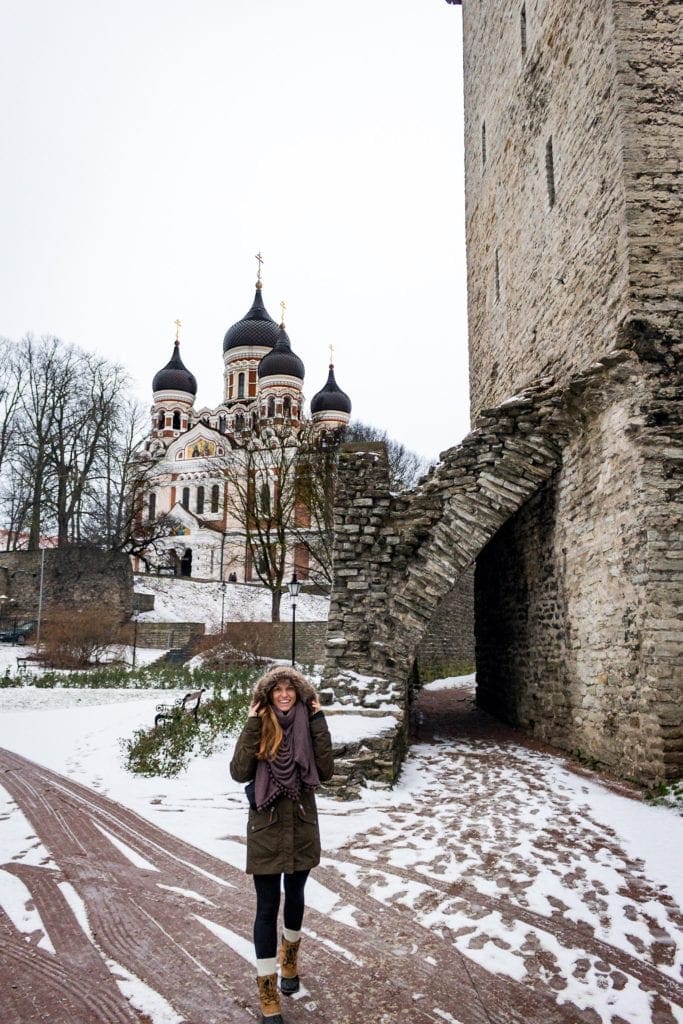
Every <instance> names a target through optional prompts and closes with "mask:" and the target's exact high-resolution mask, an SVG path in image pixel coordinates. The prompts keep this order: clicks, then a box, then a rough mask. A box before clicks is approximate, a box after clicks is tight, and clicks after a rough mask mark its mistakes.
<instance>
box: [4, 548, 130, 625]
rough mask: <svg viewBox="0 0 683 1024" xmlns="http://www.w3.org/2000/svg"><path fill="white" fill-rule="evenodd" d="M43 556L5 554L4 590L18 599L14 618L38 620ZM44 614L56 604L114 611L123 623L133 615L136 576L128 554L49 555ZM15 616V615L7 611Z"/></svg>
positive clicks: (76, 551) (65, 551) (63, 551)
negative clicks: (134, 576)
mask: <svg viewBox="0 0 683 1024" xmlns="http://www.w3.org/2000/svg"><path fill="white" fill-rule="evenodd" d="M42 554H43V552H40V551H3V552H0V585H2V587H3V593H5V594H7V596H8V597H10V598H14V599H15V600H16V605H15V606H13V611H12V616H13V617H14V616H15V615H16V617H18V618H20V619H22V618H25V619H35V618H37V617H38V596H39V591H40V562H41V556H42ZM44 556H45V562H44V566H45V568H44V578H43V615H44V616H45V615H47V614H49V609H50V606H51V605H54V604H58V605H64V606H67V607H72V608H86V607H90V606H95V607H103V608H105V607H106V608H107V609H108V610H112V609H113V610H114V611H115V612H116V614H117V616H118V617H119V618H120V620H121V621H122V622H123V621H125V620H127V619H129V618H130V616H131V614H132V611H133V571H132V569H131V565H130V559H129V558H128V556H127V555H122V554H119V553H118V552H111V551H100V550H99V549H98V548H78V547H68V548H57V549H46V550H45V552H44ZM7 614H9V611H8V612H7Z"/></svg>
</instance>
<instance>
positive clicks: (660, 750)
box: [476, 366, 683, 780]
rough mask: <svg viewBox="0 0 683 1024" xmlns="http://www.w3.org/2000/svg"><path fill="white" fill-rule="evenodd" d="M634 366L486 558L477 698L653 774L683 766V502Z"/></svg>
mask: <svg viewBox="0 0 683 1024" xmlns="http://www.w3.org/2000/svg"><path fill="white" fill-rule="evenodd" d="M633 370H634V372H633V373H632V374H631V375H630V376H629V378H628V380H626V381H624V383H623V384H622V386H621V387H614V385H612V386H611V387H610V388H609V389H608V390H607V392H606V393H605V392H598V393H597V394H596V395H594V396H593V401H594V403H595V404H594V405H593V407H592V411H591V415H584V416H582V417H581V426H580V428H579V429H577V432H576V433H575V435H574V436H573V437H572V439H571V440H570V442H569V443H568V444H567V446H566V448H565V449H564V452H563V459H562V466H561V469H560V470H559V471H558V472H557V473H556V474H555V475H554V476H553V478H552V480H551V481H550V482H549V483H548V484H546V485H545V486H544V487H543V489H542V490H541V492H540V493H539V494H538V495H537V496H535V497H534V499H532V501H530V502H529V503H528V504H527V505H525V506H524V507H523V508H522V509H521V511H520V512H518V513H517V514H516V515H515V516H514V517H513V519H512V520H510V522H508V523H507V524H506V525H505V526H504V527H503V529H502V530H501V531H500V532H499V533H498V534H497V535H496V537H495V538H494V539H493V540H492V541H491V542H490V543H489V544H488V545H487V547H486V548H485V549H484V552H483V553H482V555H481V556H480V557H479V559H478V561H477V586H476V593H477V605H476V617H477V697H478V701H479V702H480V703H481V704H482V705H483V706H484V707H485V708H487V709H488V710H490V711H491V712H493V713H494V714H496V715H498V716H502V717H504V718H506V719H507V720H508V721H510V722H512V723H513V724H516V725H520V726H522V727H524V728H525V729H527V730H528V731H530V732H531V733H533V734H534V735H536V736H538V737H539V738H541V739H543V740H546V741H548V742H550V743H553V744H554V745H556V746H559V747H562V748H565V749H570V750H580V751H582V752H583V753H584V754H586V755H589V756H590V757H591V758H593V759H595V760H596V761H599V762H601V763H603V764H606V765H608V766H609V767H610V768H612V769H614V770H615V771H617V772H620V773H622V774H624V775H627V776H630V777H633V778H636V779H643V780H655V779H662V778H666V777H676V776H678V775H679V774H680V773H681V770H682V769H683V722H682V715H681V700H680V697H681V694H680V686H681V680H682V679H683V664H682V661H681V654H682V649H681V632H682V628H683V610H682V608H681V591H682V589H683V558H682V557H681V532H682V528H683V506H682V505H681V503H680V498H681V495H680V484H679V485H678V486H677V485H676V483H675V482H674V478H673V476H671V477H670V478H669V487H668V492H669V493H668V495H666V490H665V489H663V488H662V486H661V485H662V483H663V481H662V475H666V469H665V468H664V470H663V461H662V457H661V455H662V453H661V445H660V443H658V442H660V441H661V431H660V428H655V430H654V433H653V427H652V425H649V420H650V414H651V411H652V409H653V402H654V400H655V398H656V397H657V394H656V391H657V389H656V382H653V381H652V379H651V377H650V374H649V373H648V372H647V367H642V366H638V367H634V368H633ZM660 412H661V408H660ZM653 442H654V451H653V450H650V449H651V447H652V445H653ZM655 453H656V457H654V458H653V457H652V456H653V454H655ZM677 491H678V493H676V492H677ZM665 495H666V497H665ZM667 498H668V500H667ZM634 508H637V509H638V510H639V515H638V516H634V515H633V510H634Z"/></svg>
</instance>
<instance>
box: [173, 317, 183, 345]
mask: <svg viewBox="0 0 683 1024" xmlns="http://www.w3.org/2000/svg"><path fill="white" fill-rule="evenodd" d="M173 323H174V324H175V340H176V341H180V328H181V327H182V324H181V322H180V320H174V321H173Z"/></svg>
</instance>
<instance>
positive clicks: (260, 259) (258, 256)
mask: <svg viewBox="0 0 683 1024" xmlns="http://www.w3.org/2000/svg"><path fill="white" fill-rule="evenodd" d="M255 258H256V262H257V263H258V270H257V272H256V284H261V265H262V264H263V256H262V255H261V253H260V252H257V253H256V257H255Z"/></svg>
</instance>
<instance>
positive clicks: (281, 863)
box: [230, 667, 334, 875]
mask: <svg viewBox="0 0 683 1024" xmlns="http://www.w3.org/2000/svg"><path fill="white" fill-rule="evenodd" d="M282 678H285V679H287V680H288V681H290V682H292V683H293V684H294V686H295V687H296V690H297V699H299V700H301V699H302V700H304V701H305V702H306V703H307V702H308V700H310V698H311V697H312V696H314V694H315V691H314V690H313V687H312V686H311V685H310V683H308V682H307V680H305V679H304V677H303V676H301V675H300V674H299V673H298V672H296V671H295V670H294V669H292V668H285V667H279V668H278V669H274V670H273V671H272V672H269V673H268V675H267V676H265V677H264V678H263V679H262V680H261V681H260V682H259V683H258V684H257V686H256V690H255V693H254V699H259V700H263V699H264V696H265V698H266V699H267V694H268V693H269V692H270V690H272V688H273V686H274V685H275V683H276V682H277V681H278V680H279V679H282ZM264 684H265V685H264ZM309 725H310V729H311V739H312V741H313V754H314V757H315V763H316V766H317V768H318V775H319V776H320V781H321V782H326V781H327V780H328V779H331V778H332V775H333V772H334V758H333V755H332V740H331V739H330V730H329V729H328V727H327V722H326V720H325V715H324V714H323V712H322V711H318V712H316V714H314V715H312V716H311V718H310V719H309ZM260 739H261V719H260V718H259V717H258V716H256V717H252V718H248V719H247V722H246V725H245V726H244V729H243V730H242V733H241V735H240V737H239V739H238V740H237V745H236V747H235V753H234V754H233V758H232V761H231V762H230V774H231V775H232V777H233V779H234V780H235V781H236V782H245V783H246V782H251V781H252V779H253V778H254V776H255V774H256V765H257V758H256V754H257V752H258V747H259V742H260ZM245 803H246V798H245ZM319 863H320V829H319V827H318V811H317V807H316V802H315V794H314V793H313V791H312V790H302V792H301V796H300V798H299V800H298V801H297V802H296V803H295V802H294V801H293V800H291V799H290V798H289V797H287V796H280V797H278V799H277V800H276V801H275V802H274V803H273V804H272V805H271V806H270V807H267V808H265V809H264V810H262V811H255V810H252V809H251V808H250V809H249V819H248V822H247V869H246V870H247V874H249V875H273V874H280V873H285V874H291V873H292V872H294V871H306V870H310V869H311V868H314V867H316V866H317V865H318V864H319Z"/></svg>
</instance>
